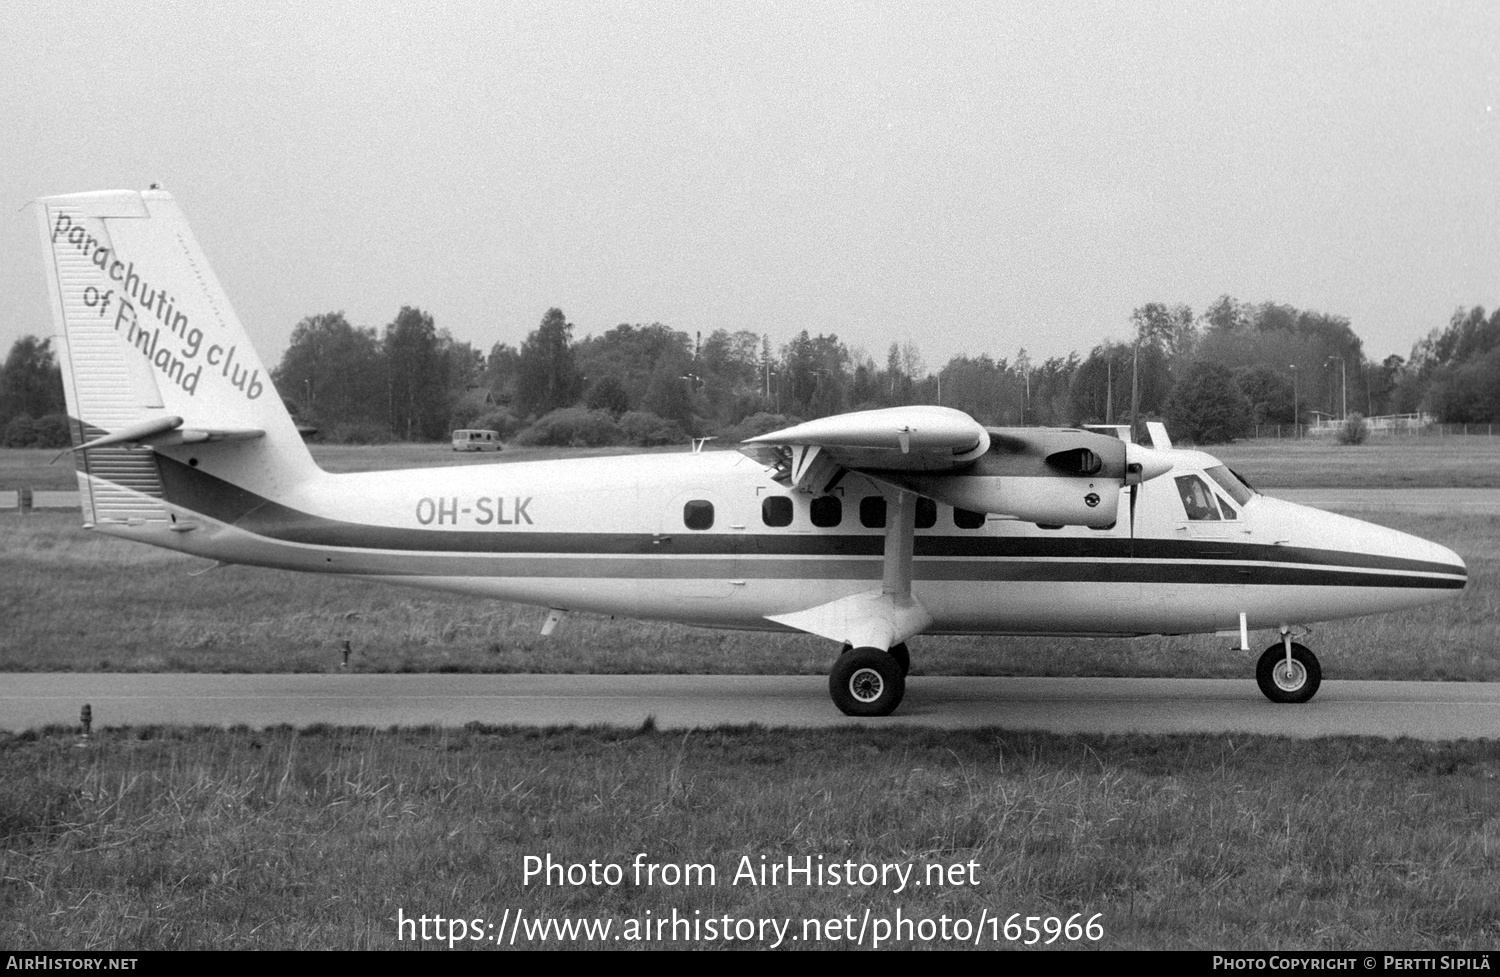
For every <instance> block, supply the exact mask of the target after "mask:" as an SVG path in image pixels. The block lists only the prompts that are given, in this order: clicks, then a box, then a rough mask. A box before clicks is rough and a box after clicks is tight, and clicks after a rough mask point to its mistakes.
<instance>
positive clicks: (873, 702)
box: [828, 648, 906, 716]
mask: <svg viewBox="0 0 1500 977" xmlns="http://www.w3.org/2000/svg"><path fill="white" fill-rule="evenodd" d="M828 694H829V695H831V696H832V697H833V704H834V705H836V706H838V707H839V711H840V712H842V713H843V714H844V715H846V716H889V715H890V714H891V713H893V712H895V711H896V707H897V706H899V705H900V704H901V697H902V696H903V695H905V694H906V675H905V673H904V672H902V670H901V666H900V665H899V664H898V663H897V662H896V659H894V658H892V657H891V656H890V655H889V654H887V653H886V652H883V651H881V650H880V649H879V648H855V649H854V650H853V651H851V652H848V653H846V654H843V655H840V656H839V659H838V661H836V662H834V665H833V671H832V672H830V673H829V674H828Z"/></svg>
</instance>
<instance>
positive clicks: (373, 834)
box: [0, 728, 1500, 949]
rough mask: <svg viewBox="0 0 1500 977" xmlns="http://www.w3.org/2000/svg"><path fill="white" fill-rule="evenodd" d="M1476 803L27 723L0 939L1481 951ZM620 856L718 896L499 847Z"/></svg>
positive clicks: (1481, 761) (846, 761)
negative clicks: (996, 931)
mask: <svg viewBox="0 0 1500 977" xmlns="http://www.w3.org/2000/svg"><path fill="white" fill-rule="evenodd" d="M1497 799H1500V744H1496V743H1460V744H1449V745H1433V744H1423V743H1413V742H1407V741H1402V742H1385V741H1375V740H1357V739H1341V740H1322V741H1318V742H1304V741H1288V740H1279V739H1271V738H1247V739H1243V740H1242V739H1229V738H1225V737H1144V736H1129V737H1091V736H1078V737H1059V736H1050V735H1046V734H1039V733H1015V732H997V731H973V732H939V731H918V730H912V729H901V730H872V729H869V728H864V729H858V730H853V729H850V730H828V731H804V732H800V733H799V734H798V736H797V737H795V738H792V737H788V736H786V735H785V732H784V731H774V730H762V729H758V728H748V729H729V730H722V729H721V730H711V731H693V732H690V733H685V734H681V733H677V734H667V733H661V732H656V731H654V730H651V729H649V728H648V729H645V730H641V731H638V732H633V733H632V732H611V731H601V730H590V729H584V730H579V729H568V730H547V731H525V732H523V731H515V730H486V729H480V728H471V729H468V730H462V731H448V732H440V731H424V730H404V731H390V732H373V731H368V730H364V731H359V730H337V731H336V730H329V729H314V730H309V731H304V732H301V733H298V732H293V731H289V730H278V731H270V732H266V733H252V732H248V731H244V730H229V731H221V730H196V731H183V730H155V729H141V730H135V731H118V730H115V731H109V732H107V733H105V734H104V735H103V736H100V737H98V738H96V739H95V740H94V741H93V742H92V743H90V744H89V745H88V746H87V747H86V748H80V747H79V746H77V745H76V744H75V738H74V737H73V736H72V735H70V734H64V733H60V732H48V733H44V734H41V735H36V734H28V735H25V736H21V737H3V738H0V945H3V946H7V947H11V948H15V949H21V948H26V949H32V948H38V949H39V948H85V947H92V948H105V947H108V948H118V949H152V948H195V947H197V948H235V947H256V948H271V947H294V948H310V947H370V948H385V947H395V946H411V945H412V944H411V943H410V942H406V943H398V941H397V933H396V926H395V919H396V917H397V913H398V911H400V912H402V913H404V914H405V915H406V916H408V917H413V916H420V915H424V914H425V915H443V916H448V917H459V918H463V919H473V918H475V917H482V918H484V919H487V920H491V921H494V922H496V923H498V921H499V920H500V919H501V918H502V915H503V913H504V912H505V911H506V910H512V911H514V910H517V909H520V910H524V911H525V912H526V913H527V914H528V916H542V915H547V914H555V915H566V916H594V917H613V918H616V919H620V918H623V917H626V916H634V917H636V918H640V917H643V916H644V915H645V914H646V912H647V911H648V910H649V911H650V912H651V913H652V915H653V916H656V917H659V916H661V915H662V914H664V913H665V914H670V912H671V911H672V910H673V909H674V908H675V909H676V910H677V911H678V912H679V913H681V914H686V915H692V913H693V911H694V910H701V911H702V913H703V914H704V915H710V914H712V915H719V916H722V915H724V914H729V915H734V916H752V917H761V916H775V917H791V918H793V919H794V920H800V919H803V918H816V919H824V920H826V919H829V918H832V917H839V916H846V915H853V916H855V917H860V916H862V915H863V914H864V912H865V910H866V909H867V908H868V909H870V910H871V911H872V913H873V914H874V915H875V916H877V917H882V916H883V917H885V918H891V917H894V915H895V913H896V912H897V910H900V912H902V913H903V914H905V915H906V916H907V917H908V918H911V917H918V918H921V917H930V918H933V919H936V918H937V917H939V916H941V915H947V916H950V917H963V916H966V917H968V918H970V919H978V918H979V917H980V915H981V913H982V912H988V913H990V914H991V915H994V914H999V915H1000V916H1001V918H1002V919H1004V918H1005V917H1008V916H1009V915H1010V914H1012V913H1017V912H1019V913H1022V914H1023V915H1042V916H1046V915H1055V916H1060V917H1063V918H1066V917H1068V916H1070V915H1072V914H1074V913H1084V914H1086V915H1087V916H1092V915H1093V914H1095V913H1098V914H1101V915H1100V916H1099V920H1100V922H1101V923H1102V924H1103V928H1104V932H1105V936H1104V938H1103V939H1102V940H1101V941H1100V942H1099V943H1098V944H1097V945H1099V946H1101V947H1107V948H1142V947H1151V948H1194V947H1196V948H1314V947H1321V948H1336V947H1365V948H1376V947H1386V948H1391V947H1400V948H1459V947H1468V948H1492V947H1494V946H1495V945H1496V943H1497V941H1500V803H1497ZM642 852H643V853H645V854H646V856H647V858H648V859H649V860H650V861H652V862H656V863H674V864H683V863H699V864H704V863H706V864H711V865H713V866H715V868H716V870H717V879H716V881H717V884H716V885H714V886H707V885H704V886H696V887H684V886H678V887H670V886H667V887H663V886H660V885H658V886H654V887H648V886H637V885H634V884H632V883H631V881H630V878H629V876H628V875H627V878H626V881H625V883H624V884H621V885H617V886H603V885H601V886H596V885H581V886H567V885H564V886H550V887H549V886H543V885H537V884H533V885H530V886H526V885H523V884H522V859H523V858H524V856H526V855H537V856H543V855H547V854H550V855H552V856H553V858H555V859H557V860H559V861H563V862H584V863H586V862H588V861H590V860H598V861H600V862H605V863H609V862H613V863H618V864H622V865H629V864H630V863H631V862H632V861H633V860H634V858H635V856H636V855H637V853H642ZM747 855H748V856H750V858H751V860H752V862H754V863H757V864H758V862H759V858H760V856H762V855H765V856H767V857H768V858H769V859H771V860H777V859H784V858H785V857H787V856H796V857H802V856H814V857H816V856H823V857H824V858H825V860H826V861H828V862H832V861H844V860H853V861H855V862H874V863H881V862H893V863H899V864H911V865H915V866H916V870H917V872H918V873H919V875H918V877H921V873H922V872H923V866H925V865H926V864H928V863H940V864H943V865H951V864H955V863H968V862H970V861H973V862H975V863H977V866H978V867H977V871H976V873H975V878H976V879H977V884H972V885H971V884H959V885H951V886H944V887H939V886H926V887H921V888H915V887H914V888H908V889H907V890H906V891H904V892H901V893H894V892H892V891H889V888H888V887H881V886H878V885H877V886H874V887H868V888H867V887H852V888H850V887H822V888H819V887H811V888H808V887H803V886H786V885H781V886H772V887H755V886H750V885H744V884H740V885H735V884H732V880H733V876H734V872H735V866H736V863H737V862H738V860H739V859H740V858H741V857H742V856H747ZM799 925H800V924H799ZM609 945H615V946H618V945H620V944H615V943H611V944H609ZM648 945H660V944H654V943H653V944H648ZM981 945H983V946H992V945H993V944H991V943H989V942H988V941H987V940H986V941H984V942H983V943H982V944H981Z"/></svg>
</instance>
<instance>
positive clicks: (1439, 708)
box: [0, 673, 1500, 740]
mask: <svg viewBox="0 0 1500 977" xmlns="http://www.w3.org/2000/svg"><path fill="white" fill-rule="evenodd" d="M85 703H88V704H89V706H90V708H91V710H92V713H93V723H94V727H95V728H96V729H100V728H104V727H107V726H139V725H149V724H173V725H189V726H197V725H202V726H221V727H223V726H236V725H245V726H249V727H252V728H265V727H268V726H278V725H283V724H286V725H291V726H297V727H301V726H307V725H311V724H314V723H329V724H333V725H339V726H361V727H364V726H368V727H376V728H381V729H384V728H387V727H392V726H427V725H433V726H446V727H459V726H463V725H465V724H466V723H471V722H479V723H487V724H494V725H516V726H537V727H540V726H589V725H606V726H616V727H626V728H632V727H637V726H639V725H641V723H643V722H644V721H645V720H646V718H647V717H652V718H653V719H654V720H655V722H656V724H657V725H658V726H659V727H661V728H664V729H687V728H695V727H696V728H704V727H712V726H720V725H746V724H751V723H755V724H759V725H762V726H770V727H790V728H803V729H805V728H819V727H829V726H842V725H849V724H856V725H863V726H889V725H904V726H932V727H939V728H945V729H968V728H978V727H1002V728H1006V729H1026V730H1049V731H1053V732H1059V733H1078V732H1091V733H1228V734H1246V733H1256V734H1267V735H1280V736H1289V737H1296V738H1311V737H1321V736H1380V737H1387V738H1393V737H1412V738H1415V739H1423V740H1453V739H1481V738H1482V739H1495V738H1500V683H1493V682H1486V683H1456V682H1455V683H1447V682H1367V681H1343V682H1325V683H1324V684H1323V687H1322V689H1321V690H1320V691H1319V692H1318V695H1317V697H1316V698H1314V699H1313V701H1312V702H1309V703H1305V704H1303V705H1298V706H1288V705H1276V704H1274V703H1271V702H1270V701H1268V700H1266V699H1265V698H1263V697H1262V696H1261V694H1260V692H1259V690H1258V689H1257V688H1256V686H1255V683H1254V681H1253V680H1248V679H1246V680H1238V679H1133V678H1066V679H1061V678H965V677H931V678H925V677H915V678H913V679H911V680H910V681H909V682H908V684H907V692H906V699H905V701H904V702H903V703H902V705H901V708H900V709H899V710H898V711H897V714H896V715H894V716H890V717H886V718H883V719H851V718H849V717H847V716H844V715H842V714H841V713H839V712H838V710H837V709H835V708H834V706H833V704H832V703H831V702H830V700H829V698H828V681H827V679H826V678H822V677H818V676H745V675H735V676H724V675H665V676H663V675H357V674H355V675H351V674H311V675H309V674H303V675H185V674H114V675H111V674H99V673H61V674H59V673H21V674H12V675H7V676H5V677H4V681H3V688H0V728H3V729H7V730H10V731H13V732H15V731H21V730H25V729H29V728H36V727H41V726H46V725H74V724H76V723H77V722H78V715H79V710H80V709H81V707H82V706H83V705H84V704H85Z"/></svg>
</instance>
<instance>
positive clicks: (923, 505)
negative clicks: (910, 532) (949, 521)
mask: <svg viewBox="0 0 1500 977" xmlns="http://www.w3.org/2000/svg"><path fill="white" fill-rule="evenodd" d="M936 525H937V503H936V502H934V501H932V500H931V499H918V500H917V528H918V529H931V528H932V527H933V526H936Z"/></svg>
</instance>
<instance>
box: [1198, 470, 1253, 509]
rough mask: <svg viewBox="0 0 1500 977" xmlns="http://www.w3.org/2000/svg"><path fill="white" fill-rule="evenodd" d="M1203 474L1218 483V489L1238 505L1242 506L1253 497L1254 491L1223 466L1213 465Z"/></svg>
mask: <svg viewBox="0 0 1500 977" xmlns="http://www.w3.org/2000/svg"><path fill="white" fill-rule="evenodd" d="M1204 474H1205V475H1207V476H1208V477H1209V478H1211V479H1213V480H1214V481H1215V482H1218V483H1219V488H1221V489H1223V490H1224V491H1225V492H1227V493H1229V497H1230V498H1231V499H1233V500H1234V501H1236V502H1238V503H1239V504H1240V505H1244V504H1245V503H1247V502H1249V501H1250V500H1251V499H1252V498H1254V497H1255V490H1254V489H1252V488H1251V487H1250V486H1249V485H1247V484H1246V483H1245V480H1244V479H1242V478H1240V477H1239V476H1238V475H1236V474H1235V473H1234V472H1232V471H1230V470H1229V468H1228V467H1227V466H1225V465H1215V466H1214V467H1212V468H1210V469H1208V470H1207V471H1206V472H1204Z"/></svg>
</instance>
